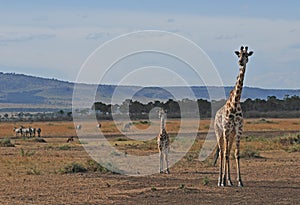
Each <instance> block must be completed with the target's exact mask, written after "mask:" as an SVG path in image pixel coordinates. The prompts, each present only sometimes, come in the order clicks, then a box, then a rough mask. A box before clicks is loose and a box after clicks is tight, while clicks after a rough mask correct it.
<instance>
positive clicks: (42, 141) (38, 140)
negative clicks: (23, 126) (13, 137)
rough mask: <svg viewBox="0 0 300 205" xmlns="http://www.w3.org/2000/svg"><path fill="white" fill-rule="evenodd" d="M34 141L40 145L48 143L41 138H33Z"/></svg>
mask: <svg viewBox="0 0 300 205" xmlns="http://www.w3.org/2000/svg"><path fill="white" fill-rule="evenodd" d="M32 141H34V142H39V143H47V141H46V140H44V139H43V138H41V137H37V138H33V139H32Z"/></svg>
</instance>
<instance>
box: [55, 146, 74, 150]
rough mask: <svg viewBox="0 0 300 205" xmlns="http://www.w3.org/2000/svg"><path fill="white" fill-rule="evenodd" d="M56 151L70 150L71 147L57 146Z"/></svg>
mask: <svg viewBox="0 0 300 205" xmlns="http://www.w3.org/2000/svg"><path fill="white" fill-rule="evenodd" d="M57 149H58V150H70V149H71V146H70V145H62V146H59V147H58V148H57Z"/></svg>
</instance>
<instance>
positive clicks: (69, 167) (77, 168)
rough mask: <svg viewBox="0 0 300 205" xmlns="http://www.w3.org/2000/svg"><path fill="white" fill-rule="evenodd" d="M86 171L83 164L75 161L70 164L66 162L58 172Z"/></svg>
mask: <svg viewBox="0 0 300 205" xmlns="http://www.w3.org/2000/svg"><path fill="white" fill-rule="evenodd" d="M86 171H87V169H86V168H85V167H84V166H83V165H81V164H78V163H75V162H73V163H71V164H67V165H66V166H65V167H63V168H61V169H60V170H59V172H60V173H62V174H73V173H79V172H86Z"/></svg>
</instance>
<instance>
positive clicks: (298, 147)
mask: <svg viewBox="0 0 300 205" xmlns="http://www.w3.org/2000/svg"><path fill="white" fill-rule="evenodd" d="M286 151H287V152H289V153H292V152H300V144H294V145H293V146H290V147H289V148H287V150H286Z"/></svg>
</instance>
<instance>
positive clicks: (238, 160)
mask: <svg viewBox="0 0 300 205" xmlns="http://www.w3.org/2000/svg"><path fill="white" fill-rule="evenodd" d="M235 160H236V169H237V181H238V186H239V187H243V186H244V185H243V182H242V178H241V170H240V135H239V134H238V135H237V136H236V150H235Z"/></svg>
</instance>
